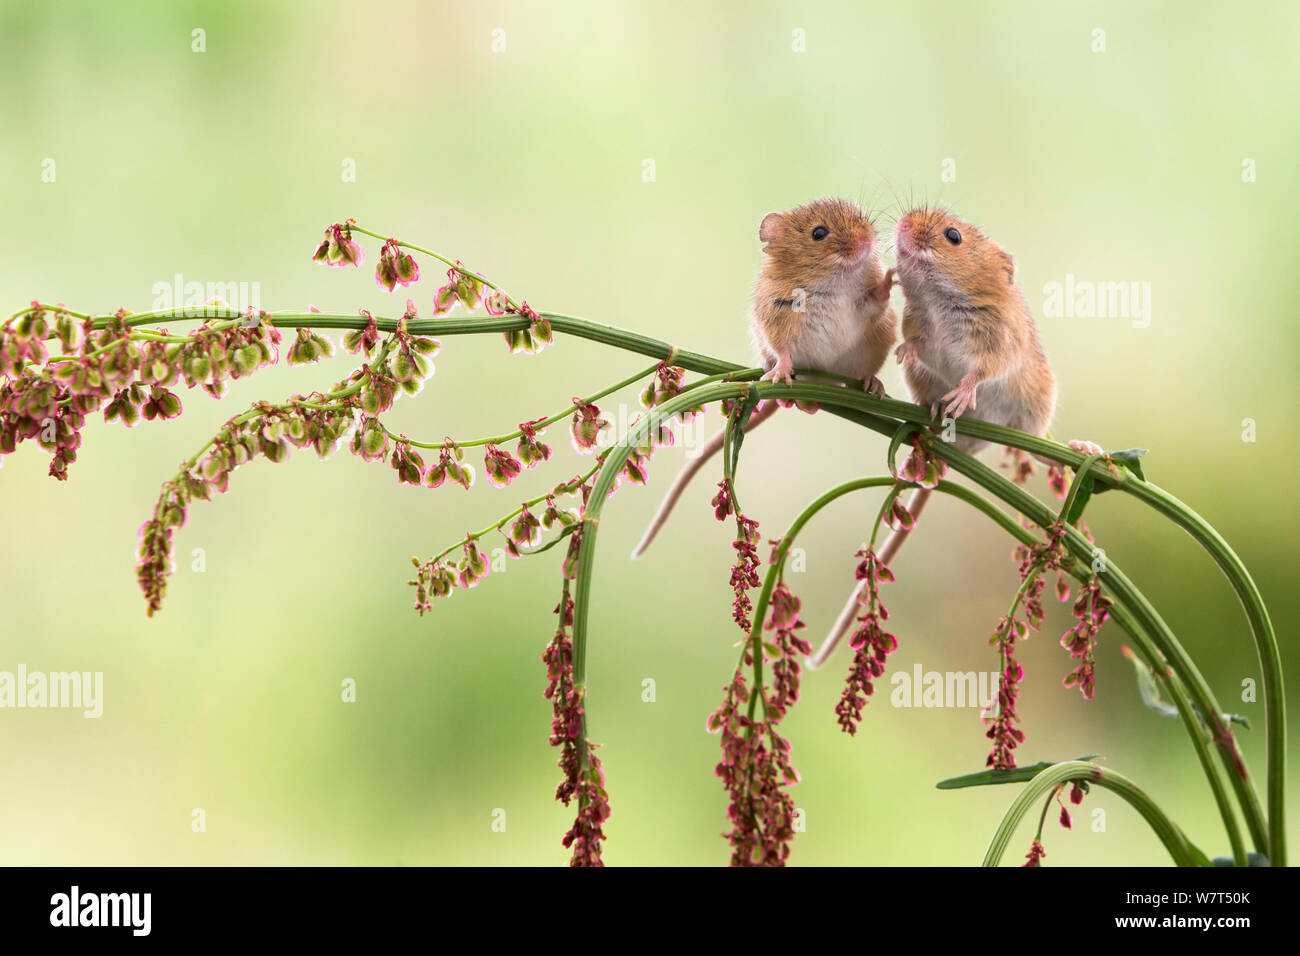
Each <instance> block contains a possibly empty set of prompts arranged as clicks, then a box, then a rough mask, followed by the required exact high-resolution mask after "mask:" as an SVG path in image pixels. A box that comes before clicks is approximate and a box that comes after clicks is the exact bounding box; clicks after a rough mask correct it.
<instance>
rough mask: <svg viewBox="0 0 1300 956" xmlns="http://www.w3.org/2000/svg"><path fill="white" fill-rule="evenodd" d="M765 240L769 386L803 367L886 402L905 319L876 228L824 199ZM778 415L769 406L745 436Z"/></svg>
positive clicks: (773, 223)
mask: <svg viewBox="0 0 1300 956" xmlns="http://www.w3.org/2000/svg"><path fill="white" fill-rule="evenodd" d="M758 238H759V239H760V240H761V241H762V243H763V253H764V257H763V265H762V268H761V269H760V271H759V274H758V281H757V283H756V284H755V287H754V301H753V308H752V309H751V311H750V329H751V331H752V333H753V336H754V343H755V345H756V346H757V348H758V351H759V354H760V355H761V357H762V364H763V368H764V370H765V372H764V374H763V379H764V380H766V381H773V382H785V383H787V384H789V383H790V382H791V381H792V379H793V374H794V370H795V369H796V368H800V369H816V370H820V371H825V372H833V373H836V374H838V375H844V376H847V377H849V378H853V379H857V380H858V381H860V382H862V387H863V388H864V389H866V390H868V391H870V392H871V393H872V394H875V395H883V394H884V386H883V385H881V383H880V379H878V378H877V377H876V375H877V373H878V372H879V371H880V369H881V368H882V367H883V366H884V364H885V359H886V358H888V357H889V352H890V350H891V349H892V348H893V346H894V343H895V342H897V341H898V319H897V316H895V314H894V310H893V309H892V308H890V306H889V292H890V289H891V287H892V282H893V270H890V271H889V272H886V271H885V267H884V265H883V264H882V263H881V257H880V245H879V243H878V242H877V238H876V230H875V227H874V226H873V225H872V224H871V220H870V219H868V218H867V217H866V215H865V214H864V213H863V212H862V210H861V209H859V208H858V206H856V205H855V204H854V203H851V202H847V201H846V200H843V199H818V200H816V201H814V202H810V203H808V204H806V205H803V206H799V207H797V208H795V209H791V210H789V211H788V212H770V213H768V214H767V215H766V216H764V217H763V221H762V222H761V223H759V227H758ZM810 378H812V377H811V376H810ZM777 407H778V406H777V403H776V402H774V401H768V402H764V403H763V404H762V405H761V406H760V407H759V408H758V409H757V410H756V411H755V412H754V413H753V414H752V415H751V416H750V419H749V422H748V423H747V424H746V431H748V430H749V429H751V428H754V427H756V426H757V425H759V424H760V423H761V422H763V421H764V420H766V419H767V418H768V417H770V416H771V415H772V413H773V412H775V411H776V409H777ZM722 444H723V433H722V432H719V433H718V434H717V435H715V436H713V437H712V438H711V439H710V440H709V441H708V442H707V443H706V444H705V446H704V448H703V449H702V450H701V453H700V454H699V455H698V456H697V457H696V458H694V459H693V460H692V461H690V462H688V463H687V464H686V466H685V467H684V468H683V469H682V470H681V472H680V473H679V474H678V475H677V477H676V479H674V481H673V484H672V487H671V488H669V489H668V493H667V494H666V495H665V496H664V500H663V503H662V504H660V506H659V510H658V512H656V514H655V516H654V518H653V519H652V520H651V522H650V525H649V527H648V528H647V529H646V532H645V534H644V535H643V536H642V538H641V542H640V543H639V544H638V545H637V546H636V549H635V550H634V551H633V552H632V556H633V557H637V556H639V555H640V554H641V553H642V552H644V551H645V549H646V548H648V547H649V546H650V542H651V541H653V540H654V538H655V535H656V534H658V532H659V529H660V528H661V527H662V526H663V523H664V522H665V521H666V520H667V519H668V515H669V514H670V513H671V512H672V510H673V506H674V505H675V504H676V503H677V499H678V498H680V497H681V494H682V492H683V491H684V490H685V489H686V485H687V484H688V483H689V482H690V480H691V479H692V478H693V477H694V476H695V474H696V473H697V472H698V471H699V470H700V469H701V468H702V467H703V466H704V463H705V462H706V461H708V460H709V458H710V457H712V456H713V455H714V454H716V453H717V452H718V450H719V449H720V448H721V447H722Z"/></svg>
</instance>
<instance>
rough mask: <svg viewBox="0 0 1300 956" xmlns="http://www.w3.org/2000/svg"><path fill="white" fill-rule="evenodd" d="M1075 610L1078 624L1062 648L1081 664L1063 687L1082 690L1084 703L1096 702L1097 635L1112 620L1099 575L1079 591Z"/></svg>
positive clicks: (1070, 632)
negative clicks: (1086, 701)
mask: <svg viewBox="0 0 1300 956" xmlns="http://www.w3.org/2000/svg"><path fill="white" fill-rule="evenodd" d="M1073 610H1074V616H1075V617H1076V618H1077V619H1078V623H1076V624H1075V625H1074V626H1073V627H1071V628H1070V629H1069V630H1068V631H1066V632H1065V633H1064V634H1063V635H1061V646H1062V647H1064V648H1065V649H1066V650H1067V651H1069V652H1070V657H1072V658H1074V659H1075V660H1077V661H1078V662H1079V664H1078V666H1076V667H1075V668H1074V670H1072V671H1070V673H1068V674H1066V675H1065V679H1064V680H1063V681H1062V682H1061V683H1062V684H1063V685H1064V686H1066V687H1078V688H1079V693H1081V694H1082V695H1083V698H1084V700H1092V694H1093V685H1094V676H1095V670H1096V666H1097V661H1096V649H1097V632H1098V631H1100V630H1101V626H1102V625H1103V624H1105V623H1106V620H1107V618H1109V617H1110V599H1109V598H1107V597H1106V596H1105V595H1103V594H1102V593H1101V583H1100V582H1099V581H1098V580H1097V577H1096V575H1094V576H1093V577H1091V578H1089V579H1088V580H1087V581H1086V582H1085V583H1084V585H1083V587H1081V588H1080V589H1079V596H1078V598H1076V599H1075V602H1074V609H1073Z"/></svg>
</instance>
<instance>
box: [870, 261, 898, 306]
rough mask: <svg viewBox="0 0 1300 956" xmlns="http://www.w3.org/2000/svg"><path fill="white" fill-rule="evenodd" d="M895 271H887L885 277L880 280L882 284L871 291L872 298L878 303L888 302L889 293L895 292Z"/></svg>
mask: <svg viewBox="0 0 1300 956" xmlns="http://www.w3.org/2000/svg"><path fill="white" fill-rule="evenodd" d="M894 274H895V273H894V270H893V269H886V270H885V277H884V278H883V279H881V280H880V284H879V285H877V286H876V287H875V288H874V289H872V290H871V297H872V298H873V299H875V300H876V301H877V302H888V301H889V293H890V292H892V291H893V290H894Z"/></svg>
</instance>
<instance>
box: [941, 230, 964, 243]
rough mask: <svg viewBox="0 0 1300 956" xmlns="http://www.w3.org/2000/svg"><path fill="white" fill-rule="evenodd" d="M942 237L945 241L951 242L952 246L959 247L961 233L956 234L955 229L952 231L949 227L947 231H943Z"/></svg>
mask: <svg viewBox="0 0 1300 956" xmlns="http://www.w3.org/2000/svg"><path fill="white" fill-rule="evenodd" d="M943 237H944V238H945V239H947V240H948V241H949V242H951V243H952V244H953V245H954V246H960V245H961V233H960V232H958V231H957V230H956V229H954V228H953V227H952V226H949V227H948V228H947V229H945V230H944V231H943Z"/></svg>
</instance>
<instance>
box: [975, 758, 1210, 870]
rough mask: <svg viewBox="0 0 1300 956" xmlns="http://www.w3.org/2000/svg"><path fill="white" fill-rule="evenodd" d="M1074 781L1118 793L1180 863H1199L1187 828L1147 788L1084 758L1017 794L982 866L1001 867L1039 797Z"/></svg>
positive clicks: (1046, 773) (1036, 779) (1062, 765)
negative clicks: (1004, 856) (1161, 807)
mask: <svg viewBox="0 0 1300 956" xmlns="http://www.w3.org/2000/svg"><path fill="white" fill-rule="evenodd" d="M1071 780H1085V781H1087V782H1088V783H1089V784H1093V785H1095V786H1098V787H1102V788H1103V789H1106V790H1110V791H1111V792H1113V793H1116V794H1118V795H1119V796H1120V797H1122V798H1123V799H1124V800H1126V801H1127V802H1128V803H1129V804H1130V805H1131V806H1132V807H1133V809H1135V810H1137V812H1138V813H1140V814H1142V818H1143V819H1144V820H1146V822H1147V823H1148V824H1149V825H1150V827H1151V829H1152V830H1154V831H1155V834H1156V836H1158V837H1159V838H1160V842H1161V843H1163V844H1164V845H1165V849H1166V850H1168V851H1169V855H1170V856H1171V857H1173V860H1174V863H1175V864H1176V865H1178V866H1197V865H1199V861H1198V859H1197V856H1196V853H1195V851H1193V850H1192V847H1191V845H1190V844H1189V843H1188V842H1187V837H1185V836H1183V831H1182V830H1180V829H1178V825H1177V824H1176V823H1174V822H1173V821H1172V820H1170V819H1169V817H1168V816H1167V815H1166V814H1165V812H1164V811H1163V810H1161V809H1160V807H1159V806H1158V805H1157V804H1156V802H1155V801H1154V800H1152V799H1151V798H1150V797H1149V796H1147V794H1146V793H1145V791H1143V790H1142V789H1141V788H1140V787H1138V786H1137V784H1135V783H1134V782H1133V781H1132V780H1130V779H1129V778H1128V777H1125V776H1124V775H1123V774H1120V773H1117V772H1116V771H1114V770H1107V769H1103V768H1101V767H1099V766H1097V765H1096V764H1094V763H1087V762H1085V761H1082V760H1067V761H1065V762H1064V763H1058V764H1053V765H1052V766H1050V767H1048V768H1047V769H1046V770H1044V771H1043V772H1042V773H1040V774H1038V776H1036V777H1034V779H1033V780H1031V781H1029V783H1028V784H1026V785H1025V789H1024V790H1022V791H1021V792H1020V795H1019V796H1018V797H1016V799H1015V801H1014V802H1013V803H1012V804H1011V807H1010V808H1009V809H1008V810H1007V813H1006V816H1004V817H1003V818H1002V822H1001V823H1000V824H998V828H997V830H996V831H995V832H994V834H993V839H992V840H991V841H990V843H989V848H988V851H987V852H986V853H985V854H984V862H983V864H982V865H983V866H997V865H998V861H999V860H1001V859H1002V854H1003V853H1004V852H1006V848H1007V844H1008V843H1010V842H1011V837H1012V836H1014V835H1015V831H1016V826H1017V825H1018V824H1019V823H1020V821H1021V819H1022V818H1023V817H1024V815H1025V814H1026V813H1028V812H1029V810H1030V809H1032V808H1033V805H1034V804H1035V803H1036V802H1037V801H1038V798H1039V797H1041V796H1043V795H1044V794H1047V793H1049V792H1051V791H1052V790H1053V789H1055V788H1056V787H1059V786H1061V785H1062V784H1064V783H1068V782H1069V781H1071Z"/></svg>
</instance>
